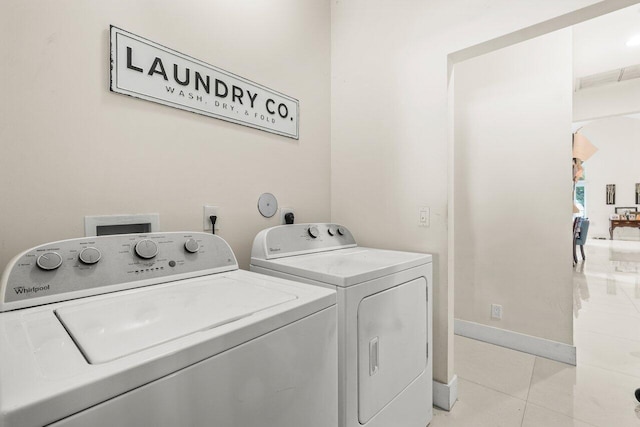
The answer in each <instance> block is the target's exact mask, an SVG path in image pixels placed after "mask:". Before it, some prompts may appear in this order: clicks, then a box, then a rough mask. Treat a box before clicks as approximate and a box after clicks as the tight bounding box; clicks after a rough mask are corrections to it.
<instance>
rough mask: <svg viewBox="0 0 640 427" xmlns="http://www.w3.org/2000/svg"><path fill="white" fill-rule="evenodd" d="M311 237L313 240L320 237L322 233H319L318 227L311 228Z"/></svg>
mask: <svg viewBox="0 0 640 427" xmlns="http://www.w3.org/2000/svg"><path fill="white" fill-rule="evenodd" d="M308 232H309V236H311V237H312V238H314V239H315V238H316V237H318V236H319V235H320V231H318V227H316V226H315V225H312V226H311V227H309V230H308Z"/></svg>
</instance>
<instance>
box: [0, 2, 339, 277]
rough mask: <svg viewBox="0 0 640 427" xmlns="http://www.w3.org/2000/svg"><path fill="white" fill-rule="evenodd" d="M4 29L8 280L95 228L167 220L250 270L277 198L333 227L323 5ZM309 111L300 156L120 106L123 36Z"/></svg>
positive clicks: (129, 10) (1, 106)
mask: <svg viewBox="0 0 640 427" xmlns="http://www.w3.org/2000/svg"><path fill="white" fill-rule="evenodd" d="M1 9H2V13H0V32H1V35H2V36H1V37H0V57H1V58H2V65H1V66H0V93H1V94H2V102H0V141H1V153H0V182H1V183H2V184H1V185H0V206H1V209H0V269H1V268H2V267H3V266H4V265H5V264H6V263H7V262H8V260H9V259H10V257H12V256H13V255H15V254H17V253H18V252H19V251H21V250H24V249H27V248H29V247H31V246H34V245H36V244H40V243H44V242H47V241H53V240H58V239H67V238H73V237H81V236H83V235H84V228H83V227H84V225H83V224H84V216H85V215H96V214H115V213H151V212H157V213H159V214H160V226H161V229H162V230H165V231H171V230H201V229H202V206H203V205H204V204H215V205H218V206H220V207H221V217H220V219H219V221H220V225H221V231H220V235H221V236H222V237H224V238H225V239H227V241H228V242H229V243H230V244H231V246H232V247H233V249H234V251H235V253H236V255H237V257H238V260H239V262H240V265H241V267H244V268H247V267H248V260H249V255H250V250H251V244H252V242H253V237H254V236H255V234H256V233H257V232H258V231H259V230H261V229H263V228H265V227H268V226H273V225H277V224H278V222H279V218H278V217H274V218H272V219H269V220H267V219H264V218H263V217H261V216H260V214H259V213H258V211H257V209H256V203H257V200H258V196H259V195H260V194H261V193H263V192H271V193H273V194H274V195H276V197H278V200H279V202H280V206H287V207H293V208H295V211H296V220H297V221H328V220H329V219H330V195H329V193H330V139H329V138H330V111H329V109H330V83H331V82H330V74H329V73H330V60H331V58H330V18H331V15H330V4H329V2H328V1H323V0H270V1H269V2H245V1H236V0H210V1H206V2H202V1H197V0H184V1H180V2H176V1H169V0H156V1H154V2H143V1H130V0H113V1H104V2H93V1H91V2H88V1H84V0H69V1H64V2H42V1H36V0H24V1H6V2H3V5H2V8H1ZM110 24H113V25H116V26H118V27H121V28H123V29H125V30H127V31H130V32H133V33H135V34H138V35H141V36H143V37H146V38H149V39H151V40H153V41H155V42H158V43H160V44H163V45H165V46H168V47H170V48H173V49H175V50H177V51H179V52H182V53H185V54H188V55H191V56H193V57H195V58H197V59H200V60H202V61H205V62H208V63H210V64H213V65H215V66H218V67H220V68H223V69H225V70H228V71H231V72H233V73H235V74H238V75H240V76H243V77H245V78H248V79H250V80H253V81H256V82H258V83H261V84H263V85H265V86H267V87H270V88H272V89H275V90H277V91H280V92H282V93H285V94H287V95H290V96H292V97H294V98H297V99H298V100H299V101H300V110H301V115H300V140H299V141H296V140H292V139H289V138H285V137H281V136H277V135H273V134H269V133H265V132H261V131H258V130H255V129H250V128H247V127H242V126H239V125H235V124H231V123H227V122H223V121H219V120H216V119H212V118H209V117H204V116H200V115H196V114H192V113H188V112H185V111H180V110H176V109H173V108H169V107H165V106H162V105H158V104H153V103H150V102H147V101H142V100H138V99H133V98H129V97H126V96H122V95H117V94H114V93H110V92H109V25H110Z"/></svg>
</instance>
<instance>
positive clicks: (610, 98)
mask: <svg viewBox="0 0 640 427" xmlns="http://www.w3.org/2000/svg"><path fill="white" fill-rule="evenodd" d="M639 111H640V79H634V80H626V81H623V82H620V83H614V84H609V85H604V86H598V87H594V88H589V89H584V90H579V91H577V92H576V93H574V95H573V121H574V122H580V121H584V120H592V119H598V118H604V117H612V116H618V115H622V114H629V113H637V112H639Z"/></svg>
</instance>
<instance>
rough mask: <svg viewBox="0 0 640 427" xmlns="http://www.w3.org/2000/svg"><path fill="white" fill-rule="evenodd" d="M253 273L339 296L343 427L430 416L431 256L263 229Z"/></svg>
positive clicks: (332, 236) (328, 228) (314, 232)
mask: <svg viewBox="0 0 640 427" xmlns="http://www.w3.org/2000/svg"><path fill="white" fill-rule="evenodd" d="M251 271H254V272H258V273H263V274H268V275H271V276H275V277H280V278H286V279H291V280H297V281H302V282H305V283H310V284H313V285H317V287H319V288H328V289H335V290H336V291H337V292H338V378H339V380H338V396H339V400H338V408H339V409H338V413H339V425H340V427H362V426H367V427H390V426H402V427H424V426H426V425H427V424H428V423H429V422H430V420H431V419H432V417H433V407H432V405H433V392H432V382H433V374H432V357H431V354H432V348H431V347H432V346H431V342H432V326H431V318H432V314H431V305H432V302H431V293H432V286H433V284H432V257H431V255H425V254H418V253H408V252H398V251H387V250H380V249H371V248H363V247H358V246H357V245H356V242H355V240H354V238H353V236H352V235H351V232H349V230H348V229H347V228H346V227H342V226H340V225H337V224H297V225H285V226H279V227H274V228H269V229H266V230H263V231H261V232H260V233H259V234H258V235H257V236H256V238H255V240H254V242H253V250H252V254H251Z"/></svg>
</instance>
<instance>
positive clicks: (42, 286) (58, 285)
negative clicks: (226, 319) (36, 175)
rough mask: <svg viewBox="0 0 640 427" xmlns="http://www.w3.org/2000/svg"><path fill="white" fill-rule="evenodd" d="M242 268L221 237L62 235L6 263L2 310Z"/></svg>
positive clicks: (0, 298) (0, 286)
mask: <svg viewBox="0 0 640 427" xmlns="http://www.w3.org/2000/svg"><path fill="white" fill-rule="evenodd" d="M236 269H238V263H237V261H236V258H235V256H234V254H233V251H232V250H231V248H230V247H229V245H228V244H227V242H225V241H224V240H223V239H222V238H221V237H219V236H215V235H212V234H206V233H187V232H170V233H148V234H120V235H111V236H93V237H85V238H80V239H71V240H62V241H59V242H53V243H47V244H44V245H41V246H37V247H35V248H32V249H29V250H27V251H25V252H23V253H21V254H20V255H18V256H17V257H15V258H14V259H13V260H12V261H11V262H10V263H9V265H8V266H7V268H6V270H5V271H4V273H3V275H2V281H1V282H0V312H2V311H8V310H14V309H18V308H26V307H32V306H36V305H41V304H48V303H52V302H58V301H64V300H68V299H73V298H80V297H86V296H91V295H97V294H102V293H107V292H114V291H118V290H123V289H131V288H137V287H141V286H149V285H154V284H159V283H166V282H169V281H173V280H179V279H185V278H189V277H197V276H203V275H207V274H212V273H219V272H223V271H230V270H236Z"/></svg>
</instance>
